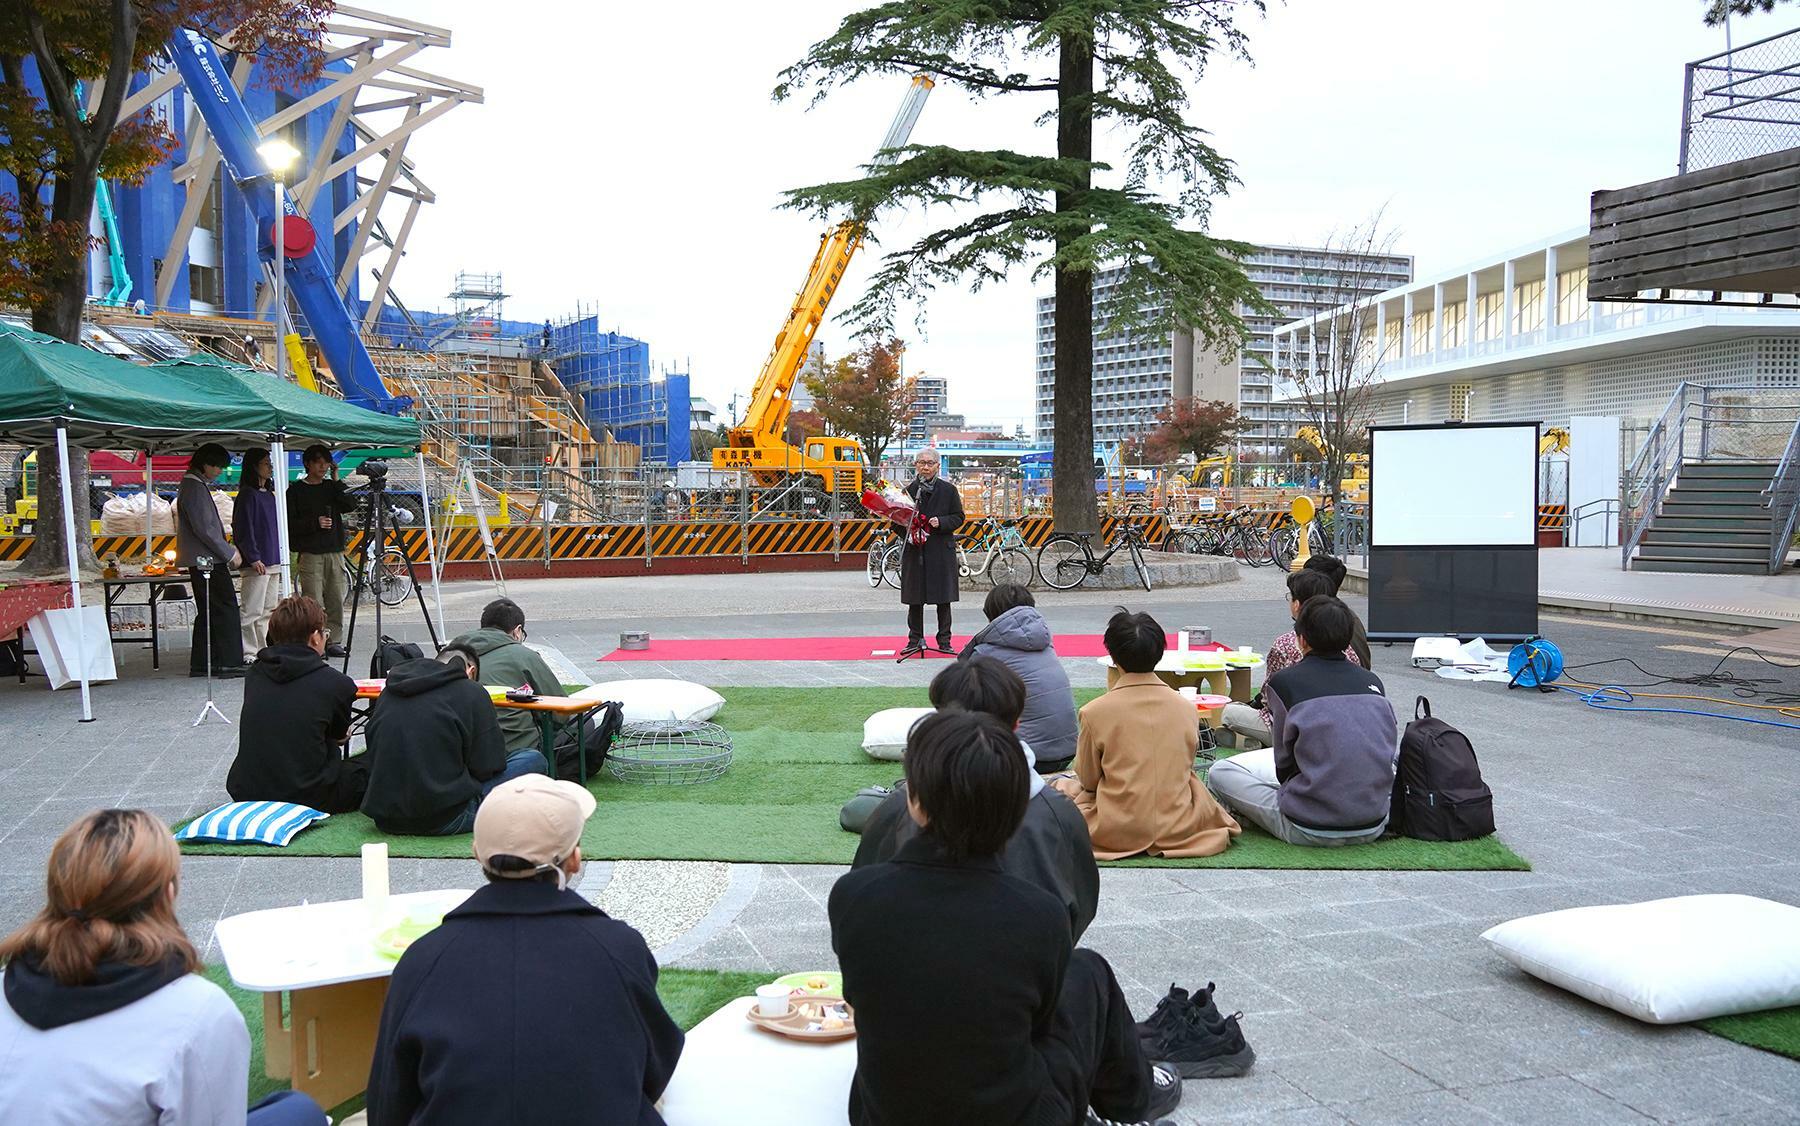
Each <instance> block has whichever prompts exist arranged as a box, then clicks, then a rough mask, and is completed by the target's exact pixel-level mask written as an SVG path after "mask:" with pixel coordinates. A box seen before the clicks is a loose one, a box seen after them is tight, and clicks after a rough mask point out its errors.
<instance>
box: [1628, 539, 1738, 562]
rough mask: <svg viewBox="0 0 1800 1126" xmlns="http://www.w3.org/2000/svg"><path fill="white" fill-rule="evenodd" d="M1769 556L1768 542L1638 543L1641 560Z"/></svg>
mask: <svg viewBox="0 0 1800 1126" xmlns="http://www.w3.org/2000/svg"><path fill="white" fill-rule="evenodd" d="M1768 554H1769V541H1768V540H1766V539H1765V540H1763V542H1762V543H1760V544H1730V543H1659V544H1650V543H1640V544H1639V545H1638V555H1639V557H1641V558H1649V557H1654V558H1657V559H1741V560H1745V561H1755V560H1757V559H1763V558H1766V557H1767V556H1768Z"/></svg>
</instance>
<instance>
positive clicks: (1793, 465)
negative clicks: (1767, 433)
mask: <svg viewBox="0 0 1800 1126" xmlns="http://www.w3.org/2000/svg"><path fill="white" fill-rule="evenodd" d="M1763 495H1764V496H1766V497H1768V498H1769V499H1768V500H1767V501H1765V502H1764V503H1763V507H1765V508H1767V509H1768V510H1769V515H1770V516H1771V517H1773V519H1771V520H1770V521H1769V528H1770V534H1769V574H1771V575H1773V574H1777V573H1779V572H1780V570H1781V566H1782V564H1783V563H1785V562H1787V549H1788V545H1789V544H1790V543H1792V542H1794V528H1795V525H1796V523H1797V522H1800V420H1796V421H1795V423H1794V432H1793V433H1792V434H1790V435H1788V443H1787V449H1786V450H1785V451H1783V453H1782V455H1781V461H1780V463H1779V464H1778V465H1776V467H1775V474H1774V476H1772V477H1770V478H1769V485H1768V487H1767V488H1765V489H1764V490H1763ZM1783 508H1786V509H1787V519H1786V520H1782V519H1781V510H1782V509H1783Z"/></svg>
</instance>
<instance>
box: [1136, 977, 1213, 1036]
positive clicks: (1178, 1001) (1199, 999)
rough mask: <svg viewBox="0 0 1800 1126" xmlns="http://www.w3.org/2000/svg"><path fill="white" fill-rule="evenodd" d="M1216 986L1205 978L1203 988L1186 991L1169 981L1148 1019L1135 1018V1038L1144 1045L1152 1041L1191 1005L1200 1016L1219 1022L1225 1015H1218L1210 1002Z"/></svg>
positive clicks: (1177, 1019) (1168, 1029) (1175, 1023)
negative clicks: (1163, 994) (1165, 992)
mask: <svg viewBox="0 0 1800 1126" xmlns="http://www.w3.org/2000/svg"><path fill="white" fill-rule="evenodd" d="M1217 988H1218V986H1216V985H1214V984H1213V983H1212V982H1210V981H1209V982H1207V983H1206V988H1205V989H1196V990H1194V992H1193V993H1192V994H1190V993H1188V991H1187V990H1185V989H1182V988H1180V987H1178V986H1176V985H1175V984H1174V983H1173V982H1171V983H1170V984H1169V992H1168V994H1167V995H1166V996H1164V997H1163V999H1162V1000H1160V1001H1158V1002H1157V1003H1156V1008H1155V1009H1154V1010H1152V1011H1151V1013H1150V1019H1149V1020H1143V1021H1139V1022H1138V1026H1137V1030H1138V1039H1139V1040H1141V1041H1144V1042H1145V1043H1146V1045H1148V1044H1151V1043H1154V1042H1155V1041H1156V1040H1157V1038H1158V1037H1160V1036H1162V1034H1163V1033H1165V1032H1168V1031H1170V1030H1172V1029H1174V1028H1175V1027H1176V1026H1177V1025H1178V1024H1180V1022H1181V1018H1182V1015H1183V1014H1185V1013H1187V1012H1188V1011H1189V1010H1193V1009H1197V1010H1199V1012H1200V1019H1201V1020H1203V1021H1205V1022H1206V1023H1207V1024H1210V1025H1218V1024H1221V1023H1223V1022H1224V1020H1225V1018H1224V1017H1222V1016H1220V1015H1219V1007H1218V1005H1216V1004H1214V1003H1213V991H1214V990H1215V989H1217Z"/></svg>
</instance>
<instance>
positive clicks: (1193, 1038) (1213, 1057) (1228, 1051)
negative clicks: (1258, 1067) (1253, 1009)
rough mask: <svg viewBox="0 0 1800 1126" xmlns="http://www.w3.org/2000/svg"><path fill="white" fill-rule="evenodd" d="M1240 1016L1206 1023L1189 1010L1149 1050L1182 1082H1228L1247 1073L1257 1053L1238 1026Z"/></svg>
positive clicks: (1235, 1015)
mask: <svg viewBox="0 0 1800 1126" xmlns="http://www.w3.org/2000/svg"><path fill="white" fill-rule="evenodd" d="M1243 1015H1244V1014H1242V1013H1233V1014H1232V1015H1230V1016H1228V1017H1225V1018H1224V1019H1223V1020H1222V1021H1220V1022H1219V1023H1218V1024H1208V1023H1207V1022H1206V1021H1204V1020H1202V1019H1201V1018H1200V1015H1199V1013H1198V1011H1197V1010H1192V1009H1190V1010H1189V1012H1188V1015H1187V1017H1186V1018H1185V1019H1184V1020H1183V1021H1182V1023H1181V1025H1180V1026H1179V1027H1177V1028H1175V1029H1173V1030H1171V1031H1169V1032H1166V1033H1164V1034H1163V1035H1162V1037H1160V1038H1159V1039H1158V1040H1157V1041H1156V1043H1155V1044H1154V1045H1153V1046H1152V1047H1151V1049H1150V1051H1151V1052H1152V1053H1153V1054H1154V1055H1155V1056H1156V1057H1157V1058H1158V1059H1163V1060H1167V1061H1169V1066H1171V1067H1173V1068H1175V1069H1176V1070H1177V1071H1179V1072H1180V1073H1181V1077H1182V1078H1183V1079H1231V1078H1235V1077H1236V1076H1239V1075H1244V1074H1246V1073H1248V1072H1249V1070H1250V1068H1251V1066H1252V1065H1254V1064H1255V1063H1256V1052H1255V1051H1254V1050H1253V1049H1252V1048H1251V1047H1250V1043H1249V1041H1247V1040H1245V1039H1244V1032H1243V1030H1242V1029H1241V1028H1239V1027H1238V1018H1239V1017H1241V1016H1243Z"/></svg>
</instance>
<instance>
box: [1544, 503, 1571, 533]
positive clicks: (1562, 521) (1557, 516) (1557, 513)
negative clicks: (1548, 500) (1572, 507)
mask: <svg viewBox="0 0 1800 1126" xmlns="http://www.w3.org/2000/svg"><path fill="white" fill-rule="evenodd" d="M1537 526H1538V531H1540V532H1560V531H1562V530H1563V529H1564V528H1566V527H1568V526H1569V506H1568V505H1566V504H1540V505H1538V513H1537Z"/></svg>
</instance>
